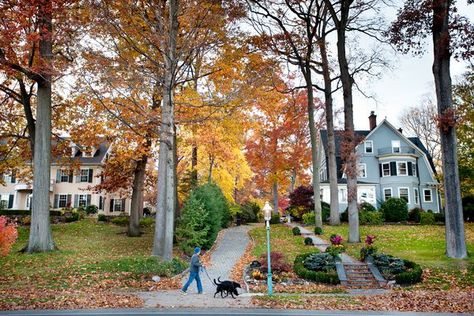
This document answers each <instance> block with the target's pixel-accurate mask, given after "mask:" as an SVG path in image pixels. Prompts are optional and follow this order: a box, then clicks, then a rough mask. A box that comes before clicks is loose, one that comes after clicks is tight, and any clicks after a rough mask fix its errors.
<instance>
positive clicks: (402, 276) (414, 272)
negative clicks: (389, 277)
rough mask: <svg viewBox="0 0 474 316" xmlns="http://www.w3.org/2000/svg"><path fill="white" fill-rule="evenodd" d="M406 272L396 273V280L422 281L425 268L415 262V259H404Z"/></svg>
mask: <svg viewBox="0 0 474 316" xmlns="http://www.w3.org/2000/svg"><path fill="white" fill-rule="evenodd" d="M404 261H405V268H406V269H407V270H406V271H405V272H401V273H399V274H397V275H395V281H396V282H397V283H398V284H407V285H408V284H415V283H418V282H421V276H422V275H423V270H422V269H421V267H420V265H418V264H416V263H414V262H413V261H409V260H404Z"/></svg>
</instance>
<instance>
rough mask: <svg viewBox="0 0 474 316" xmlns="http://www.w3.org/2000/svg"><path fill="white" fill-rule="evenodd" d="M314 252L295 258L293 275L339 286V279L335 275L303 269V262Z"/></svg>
mask: <svg viewBox="0 0 474 316" xmlns="http://www.w3.org/2000/svg"><path fill="white" fill-rule="evenodd" d="M315 253H316V252H310V253H305V254H299V255H297V256H296V258H295V262H294V265H293V270H294V271H295V273H296V274H297V275H298V276H299V277H300V278H303V279H306V280H310V281H314V282H318V283H327V284H339V278H338V276H337V273H336V272H334V273H326V272H322V271H311V270H308V269H306V268H305V266H304V264H303V262H304V260H305V259H306V258H308V257H309V256H311V255H312V254H315Z"/></svg>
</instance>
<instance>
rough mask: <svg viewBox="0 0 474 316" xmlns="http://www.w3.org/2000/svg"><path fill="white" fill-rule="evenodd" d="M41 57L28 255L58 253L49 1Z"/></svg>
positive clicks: (43, 13)
mask: <svg viewBox="0 0 474 316" xmlns="http://www.w3.org/2000/svg"><path fill="white" fill-rule="evenodd" d="M38 12H39V13H38V15H39V30H40V43H39V53H40V57H41V59H42V60H43V62H44V66H43V67H44V68H43V70H42V80H40V81H39V82H38V96H37V109H36V131H35V145H34V151H35V152H34V158H33V198H32V204H31V205H32V210H31V228H30V237H29V242H28V246H27V249H26V251H27V252H28V253H33V252H45V251H52V250H54V249H55V245H54V242H53V237H52V234H51V225H50V221H49V186H50V170H51V71H52V69H51V68H52V39H51V34H52V3H51V1H50V0H49V1H48V0H45V1H44V2H43V4H42V5H41V6H40V7H39V8H38Z"/></svg>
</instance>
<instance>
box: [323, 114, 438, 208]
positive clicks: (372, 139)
mask: <svg viewBox="0 0 474 316" xmlns="http://www.w3.org/2000/svg"><path fill="white" fill-rule="evenodd" d="M369 125H370V130H357V131H355V133H356V137H357V139H358V140H360V142H359V144H358V145H357V147H356V152H357V160H358V167H359V170H358V177H357V200H358V203H361V202H364V201H365V202H368V203H370V204H372V205H373V206H375V207H376V208H379V207H380V205H381V204H382V203H383V202H384V201H385V200H387V199H388V198H390V197H399V198H402V199H405V200H406V201H407V203H408V209H412V208H414V207H420V208H423V209H424V210H432V211H433V212H439V211H440V196H439V192H438V186H439V183H438V181H437V179H436V177H435V175H436V171H435V167H434V164H433V161H432V158H431V157H430V155H429V153H428V151H427V150H426V148H425V147H424V146H423V144H422V142H421V141H420V140H419V138H418V137H406V136H405V135H404V134H403V133H402V130H401V129H396V128H395V127H394V126H393V125H392V124H390V123H389V122H388V121H387V120H386V119H384V120H383V121H382V122H381V123H380V124H378V125H377V116H376V115H375V114H374V112H373V111H372V113H371V114H370V116H369ZM335 134H336V164H337V181H338V199H339V211H340V212H343V211H344V210H345V209H346V208H347V184H346V183H347V181H346V178H345V174H344V171H343V162H342V159H341V153H340V148H341V141H342V137H341V135H342V134H341V131H336V132H335ZM320 143H321V144H320V150H321V151H322V152H323V154H322V155H321V159H322V161H321V166H322V167H321V173H320V179H321V200H322V201H324V202H327V203H329V202H330V190H329V180H328V179H329V173H328V168H327V165H328V163H327V162H328V156H327V152H328V150H327V143H328V137H327V131H326V130H322V131H321V142H320Z"/></svg>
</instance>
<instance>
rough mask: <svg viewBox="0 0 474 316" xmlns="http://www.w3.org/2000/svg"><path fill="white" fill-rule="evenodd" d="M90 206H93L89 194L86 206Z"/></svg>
mask: <svg viewBox="0 0 474 316" xmlns="http://www.w3.org/2000/svg"><path fill="white" fill-rule="evenodd" d="M89 205H91V195H90V194H87V204H86V206H89Z"/></svg>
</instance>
